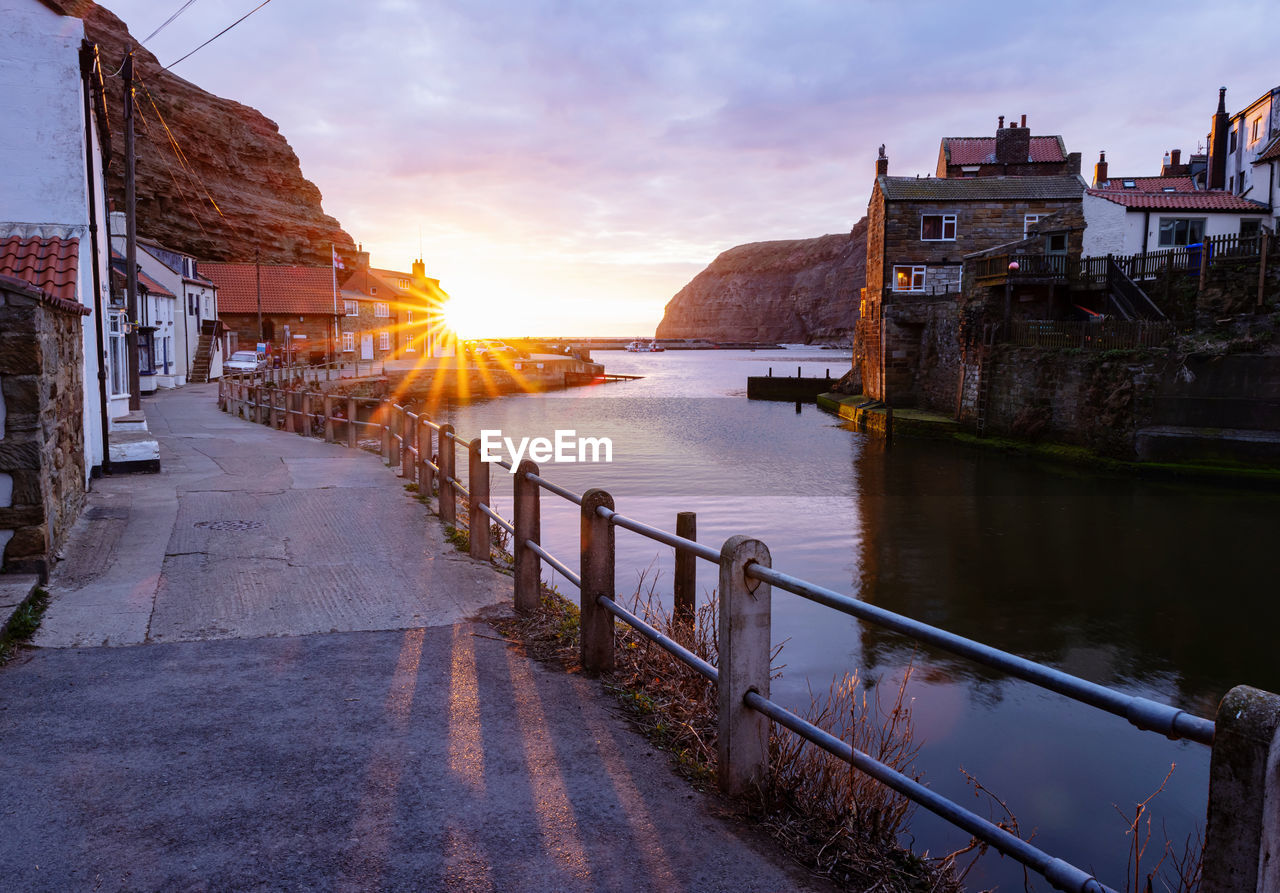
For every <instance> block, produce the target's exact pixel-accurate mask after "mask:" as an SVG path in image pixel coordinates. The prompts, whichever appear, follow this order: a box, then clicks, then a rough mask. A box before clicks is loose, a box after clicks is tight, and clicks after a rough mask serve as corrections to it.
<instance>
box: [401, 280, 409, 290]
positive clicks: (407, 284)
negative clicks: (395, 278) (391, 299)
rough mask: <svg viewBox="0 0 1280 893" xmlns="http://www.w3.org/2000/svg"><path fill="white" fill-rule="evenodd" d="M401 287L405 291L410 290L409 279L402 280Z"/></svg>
mask: <svg viewBox="0 0 1280 893" xmlns="http://www.w3.org/2000/svg"><path fill="white" fill-rule="evenodd" d="M400 287H401V288H403V289H405V290H406V291H407V290H408V288H409V280H408V279H401V280H400Z"/></svg>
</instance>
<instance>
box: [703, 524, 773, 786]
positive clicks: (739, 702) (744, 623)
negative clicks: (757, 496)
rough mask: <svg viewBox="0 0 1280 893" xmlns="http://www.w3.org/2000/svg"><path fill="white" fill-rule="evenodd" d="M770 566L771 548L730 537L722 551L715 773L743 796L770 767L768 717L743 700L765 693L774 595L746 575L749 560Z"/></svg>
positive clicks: (751, 541)
mask: <svg viewBox="0 0 1280 893" xmlns="http://www.w3.org/2000/svg"><path fill="white" fill-rule="evenodd" d="M753 563H754V564H760V565H763V566H764V567H770V566H771V563H770V557H769V547H768V546H766V545H765V544H764V543H762V542H760V541H759V540H756V539H752V538H750V537H746V536H734V537H730V538H729V539H728V540H726V541H725V544H724V546H723V547H722V548H721V549H720V630H719V633H720V635H719V639H718V648H719V654H720V666H719V671H720V681H719V683H718V685H717V695H718V699H719V727H718V733H717V741H716V751H717V754H716V755H717V764H718V765H717V767H716V773H717V776H718V780H719V783H720V789H721V790H722V791H724V792H725V793H726V794H730V795H737V794H744V793H746V792H748V791H749V790H751V789H752V787H753V786H755V785H756V784H758V783H759V782H760V781H762V780H763V778H764V776H765V774H766V773H767V772H768V769H769V720H768V718H767V717H765V715H764V714H762V713H757V712H756V711H755V710H752V709H751V708H750V707H748V706H747V705H746V704H744V703H743V698H744V697H746V694H747V692H749V691H754V692H757V693H758V694H759V695H760V696H761V697H764V698H767V697H769V657H770V655H771V654H772V642H771V640H770V622H771V619H772V617H771V602H772V595H771V592H770V587H769V584H768V583H763V582H761V581H759V580H752V579H749V578H748V577H747V576H746V568H747V565H748V564H753Z"/></svg>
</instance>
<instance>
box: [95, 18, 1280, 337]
mask: <svg viewBox="0 0 1280 893" xmlns="http://www.w3.org/2000/svg"><path fill="white" fill-rule="evenodd" d="M183 2H185V0H106V3H105V5H106V6H107V7H108V8H109V9H111V10H112V11H113V12H115V13H116V14H117V15H119V16H120V17H121V18H122V19H124V21H125V22H126V23H127V24H128V25H129V28H130V31H131V32H132V33H133V35H134V36H135V37H136V38H138V39H143V38H145V37H146V36H147V35H148V34H150V33H151V32H152V31H153V30H155V29H156V28H157V27H158V26H159V25H160V24H161V23H162V22H163V21H164V20H165V19H166V18H168V17H169V15H171V14H172V13H173V12H174V11H175V10H177V9H178V8H179V7H180V6H181V5H182V3H183ZM259 2H261V0H196V2H194V3H193V4H192V5H191V6H190V7H189V8H188V9H186V11H184V12H183V13H182V15H180V16H179V17H178V18H177V19H176V20H175V21H174V22H173V23H172V24H170V25H169V26H167V27H166V28H165V29H164V30H163V31H161V32H160V33H159V34H158V35H157V36H155V37H153V38H152V39H150V40H149V41H146V46H147V48H148V49H149V50H151V51H152V52H153V53H155V55H156V56H157V57H158V58H159V59H160V61H161V63H162V64H169V63H170V62H172V61H174V60H176V59H178V58H179V57H181V56H182V55H184V54H186V53H187V52H189V51H190V50H192V49H193V48H195V47H196V46H198V45H199V44H200V43H202V42H204V41H205V40H207V39H208V38H209V37H211V36H213V35H214V34H216V33H217V32H218V31H219V30H221V29H222V28H224V27H226V26H227V25H229V24H230V23H231V22H233V21H235V20H236V19H237V18H239V17H240V16H242V15H243V14H245V13H246V12H248V11H249V10H251V9H252V8H253V7H254V6H256V5H257V4H258V3H259ZM1274 21H1275V19H1274V10H1273V8H1272V7H1271V4H1270V2H1268V3H1264V2H1219V3H1215V4H1206V3H1203V2H1199V0H1196V2H1181V0H1163V2H1159V3H1153V2H1126V3H1123V4H1116V3H1109V2H1108V3H1103V2H1071V0H1066V2H1060V3H1052V4H1050V3H1042V2H1035V0H1020V2H978V3H967V4H958V3H954V2H951V3H935V2H914V0H896V2H893V0H831V2H816V0H773V2H754V0H733V2H730V0H715V2H704V0H674V2H670V0H645V2H631V0H617V2H612V0H582V2H579V0H466V2H450V3H445V2H435V0H421V2H419V0H367V2H358V3H352V2H349V0H271V2H270V3H268V5H267V6H265V7H264V8H262V9H261V10H259V11H258V12H257V13H255V14H254V15H252V16H251V17H250V18H248V19H247V20H246V21H244V22H243V23H242V24H240V25H239V26H237V27H236V28H234V29H233V30H231V31H230V32H228V33H227V34H225V35H223V36H222V37H220V38H218V39H217V40H216V41H214V42H213V43H211V44H210V45H209V46H207V47H205V48H204V49H202V50H200V51H199V52H197V53H196V54H194V55H193V56H191V57H190V58H189V59H187V60H185V61H183V62H181V63H180V64H178V65H177V66H175V67H174V69H173V70H174V72H175V73H177V74H179V75H181V76H182V77H185V78H186V79H188V80H190V81H192V82H193V83H196V84H198V85H199V86H201V87H203V88H204V89H206V90H209V91H210V92H213V93H216V94H218V95H220V96H224V97H227V98H230V99H235V100H237V101H239V102H243V103H245V104H248V105H251V106H253V107H255V108H257V109H258V110H260V111H261V112H262V113H263V114H265V115H266V116H267V117H269V118H271V119H272V120H274V121H275V122H276V123H277V124H279V125H280V129H281V132H282V133H283V134H284V136H285V137H286V138H287V139H288V140H289V142H290V144H291V145H292V147H293V149H294V151H295V152H297V154H298V156H299V158H300V159H301V163H302V172H303V175H304V176H306V177H307V178H308V179H310V180H311V181H313V182H314V183H315V184H316V185H317V186H318V187H319V188H320V191H321V192H322V194H323V196H324V209H325V211H326V212H327V213H329V214H331V215H333V216H335V217H336V218H337V219H338V220H339V221H340V222H341V223H342V225H343V228H344V229H346V231H347V232H348V233H350V234H351V236H352V237H353V238H354V239H355V240H356V241H358V242H360V243H362V244H363V245H364V248H365V250H367V251H369V252H371V255H372V263H373V265H374V266H378V267H387V268H392V269H405V270H407V269H408V268H409V266H410V263H411V261H412V260H413V259H414V258H415V257H418V256H420V255H421V256H422V257H423V258H424V259H425V261H426V264H427V271H428V275H431V276H434V277H436V278H439V279H440V280H441V285H442V287H443V288H444V289H445V290H446V291H448V292H449V293H450V295H452V297H453V299H454V302H453V308H452V311H451V315H452V318H453V319H454V320H455V321H456V322H457V323H458V325H459V327H460V328H461V329H462V334H463V335H465V336H503V335H510V336H516V335H524V334H530V335H556V334H565V335H570V334H574V335H578V334H599V335H624V336H640V335H645V336H649V335H652V334H653V330H654V328H655V326H656V325H657V323H658V321H659V320H660V319H661V318H662V310H663V307H664V306H665V304H666V303H667V301H669V300H670V299H671V297H672V296H673V295H674V294H675V293H676V292H678V291H679V290H680V289H681V288H682V287H683V286H684V285H685V284H686V283H687V282H688V281H689V280H690V279H692V278H693V277H694V276H695V275H697V273H698V272H699V271H700V270H702V269H703V268H704V267H705V266H706V265H707V264H708V263H710V262H711V261H712V260H713V259H714V258H715V256H716V255H717V254H719V253H720V252H722V251H724V250H726V249H728V248H731V247H733V246H735V245H740V244H743V243H745V242H756V241H764V240H771V239H802V238H811V237H814V236H819V235H823V234H825V233H840V232H847V231H848V230H849V229H850V228H851V227H852V226H853V224H854V223H855V222H856V221H857V220H858V219H859V218H861V217H862V216H863V215H864V214H865V213H866V207H867V199H868V197H869V194H870V189H871V183H872V178H873V175H874V162H875V156H876V153H877V149H878V147H879V146H880V144H881V143H884V144H885V145H886V147H887V154H888V156H889V159H890V161H889V167H890V171H889V172H890V174H892V175H902V176H910V175H915V174H921V175H924V174H930V173H932V172H933V171H934V170H935V167H936V163H937V155H938V143H939V140H940V139H941V138H942V137H944V136H988V135H994V133H995V129H996V119H997V116H999V115H1005V116H1006V120H1008V119H1011V118H1013V117H1015V116H1020V115H1023V114H1025V115H1027V119H1028V124H1029V126H1030V127H1031V131H1032V133H1033V134H1036V135H1041V134H1060V135H1062V136H1063V138H1064V139H1065V141H1066V144H1067V150H1068V151H1073V152H1080V153H1081V154H1082V155H1083V159H1084V161H1083V167H1084V173H1085V176H1086V179H1091V177H1092V170H1093V163H1094V162H1095V161H1097V158H1098V152H1099V151H1100V150H1105V151H1106V153H1107V160H1108V162H1109V164H1110V169H1111V171H1112V173H1113V174H1115V175H1144V174H1145V175H1150V174H1155V173H1158V171H1159V166H1160V162H1161V157H1162V155H1163V154H1164V153H1165V152H1166V151H1168V150H1169V149H1173V148H1181V149H1182V150H1183V152H1184V154H1188V153H1190V152H1192V151H1194V150H1195V149H1196V148H1197V145H1198V144H1201V143H1203V142H1204V140H1205V135H1206V134H1207V132H1208V129H1209V118H1210V116H1211V115H1212V113H1213V111H1214V109H1215V108H1216V106H1217V98H1218V88H1219V87H1220V86H1225V87H1227V88H1228V91H1227V105H1228V111H1230V112H1233V113H1234V112H1236V111H1239V110H1240V109H1242V108H1243V107H1244V106H1245V105H1247V104H1248V103H1250V102H1252V101H1253V100H1254V99H1256V98H1257V97H1258V96H1260V95H1261V94H1262V93H1264V92H1266V91H1268V90H1270V89H1271V88H1273V87H1276V86H1278V85H1280V67H1277V66H1276V65H1275V64H1274V61H1275V53H1274V50H1275V39H1274Z"/></svg>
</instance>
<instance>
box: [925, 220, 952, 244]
mask: <svg viewBox="0 0 1280 893" xmlns="http://www.w3.org/2000/svg"><path fill="white" fill-rule="evenodd" d="M920 240H921V241H923V242H954V241H955V240H956V215H955V214H924V215H922V216H921V217H920Z"/></svg>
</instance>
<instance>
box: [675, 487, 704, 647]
mask: <svg viewBox="0 0 1280 893" xmlns="http://www.w3.org/2000/svg"><path fill="white" fill-rule="evenodd" d="M676 536H679V537H683V538H684V539H687V540H697V538H698V515H697V513H696V512H678V513H677V514H676ZM674 596H675V605H674V607H673V608H672V611H671V619H672V620H673V621H674V622H675V627H676V629H677V630H679V631H681V632H687V633H688V634H689V636H690V641H692V633H693V618H694V614H695V613H696V612H697V609H698V558H697V556H696V555H694V554H693V553H692V552H686V551H684V550H683V549H676V571H675V584H674ZM685 644H688V643H687V642H686V643H685Z"/></svg>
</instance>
